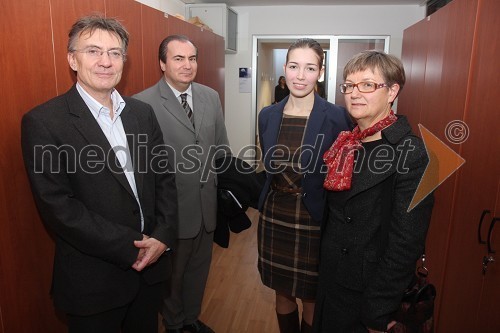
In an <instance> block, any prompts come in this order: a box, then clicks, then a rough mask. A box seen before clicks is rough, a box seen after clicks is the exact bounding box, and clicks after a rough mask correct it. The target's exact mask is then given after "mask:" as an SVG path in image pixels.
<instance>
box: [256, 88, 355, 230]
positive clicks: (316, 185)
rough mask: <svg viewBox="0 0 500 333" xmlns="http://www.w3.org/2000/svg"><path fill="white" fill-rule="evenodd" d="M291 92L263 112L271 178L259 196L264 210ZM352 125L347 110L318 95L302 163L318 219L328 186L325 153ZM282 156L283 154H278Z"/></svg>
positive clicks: (309, 204)
mask: <svg viewBox="0 0 500 333" xmlns="http://www.w3.org/2000/svg"><path fill="white" fill-rule="evenodd" d="M288 98H289V97H288V96H287V97H285V99H283V100H282V101H281V102H279V103H277V104H273V105H271V106H268V107H265V108H264V109H262V111H260V113H259V140H260V146H261V149H262V158H263V162H264V167H265V169H266V176H267V180H266V183H265V185H264V188H263V189H262V193H261V195H260V199H259V210H262V207H263V206H264V201H265V199H266V196H267V193H268V192H269V188H270V186H271V182H272V178H273V172H272V170H273V166H272V163H273V151H275V148H276V143H277V141H278V135H279V131H280V127H281V120H282V118H283V109H284V108H285V104H286V102H287V101H288ZM351 127H352V123H351V120H350V118H349V114H348V113H347V111H346V110H345V109H344V108H342V107H339V106H336V105H334V104H331V103H329V102H327V101H326V100H325V99H323V98H321V97H319V95H318V94H315V96H314V105H313V109H312V111H311V114H310V116H309V120H308V122H307V128H306V132H305V136H304V142H303V149H302V154H301V165H302V167H303V168H304V170H303V172H304V174H303V179H302V187H303V189H302V200H303V201H304V204H305V206H306V208H307V210H308V212H309V214H310V215H311V217H312V218H313V219H314V220H316V221H317V222H321V220H322V218H323V211H324V207H325V199H326V195H325V190H324V189H323V181H324V179H325V175H326V168H324V162H323V154H324V153H325V151H326V150H327V149H328V148H330V146H331V145H332V143H333V142H334V141H335V139H336V138H337V136H338V135H339V133H340V132H341V131H349V130H350V129H351ZM275 158H278V159H279V157H275Z"/></svg>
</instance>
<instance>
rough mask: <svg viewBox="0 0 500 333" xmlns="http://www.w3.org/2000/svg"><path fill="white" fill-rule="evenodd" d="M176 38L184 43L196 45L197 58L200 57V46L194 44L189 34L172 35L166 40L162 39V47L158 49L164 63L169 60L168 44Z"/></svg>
mask: <svg viewBox="0 0 500 333" xmlns="http://www.w3.org/2000/svg"><path fill="white" fill-rule="evenodd" d="M174 40H176V41H178V42H182V43H191V44H192V45H193V46H194V49H195V50H196V58H198V48H197V47H196V45H194V43H193V42H192V41H191V40H190V39H189V38H188V37H187V36H184V35H170V36H168V37H167V38H165V39H164V40H162V42H161V43H160V48H159V50H158V58H159V59H160V60H161V61H162V62H164V63H166V62H167V51H168V44H169V43H170V42H172V41H174Z"/></svg>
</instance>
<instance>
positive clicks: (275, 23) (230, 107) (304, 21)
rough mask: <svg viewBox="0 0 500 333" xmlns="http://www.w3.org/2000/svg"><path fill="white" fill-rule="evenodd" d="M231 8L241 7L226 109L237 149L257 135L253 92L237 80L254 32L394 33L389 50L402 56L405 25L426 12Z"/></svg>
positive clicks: (229, 58) (248, 61) (247, 62)
mask: <svg viewBox="0 0 500 333" xmlns="http://www.w3.org/2000/svg"><path fill="white" fill-rule="evenodd" d="M232 8H233V9H234V10H235V11H236V12H237V13H238V53H236V54H227V55H226V70H225V75H226V82H225V86H226V92H225V93H226V97H225V111H226V127H227V131H228V136H229V142H230V143H231V147H232V149H233V153H235V154H237V153H238V152H239V151H240V150H241V149H242V148H243V147H245V146H247V145H251V144H253V143H254V140H255V138H254V137H253V134H254V127H255V119H253V111H252V110H251V108H252V100H251V98H252V94H250V93H240V92H239V85H238V68H239V67H251V66H252V38H253V35H280V34H283V35H326V34H328V35H330V34H331V35H390V36H391V39H390V53H392V54H394V55H396V56H398V57H401V47H402V38H403V30H404V29H406V28H407V27H409V26H410V25H412V24H414V23H416V22H417V21H420V20H421V19H423V18H424V17H425V7H424V6H418V5H405V6H286V7H285V6H282V7H278V6H260V7H259V6H256V7H232ZM253 72H254V73H255V71H253Z"/></svg>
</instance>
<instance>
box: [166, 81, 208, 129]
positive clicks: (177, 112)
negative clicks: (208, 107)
mask: <svg viewBox="0 0 500 333" xmlns="http://www.w3.org/2000/svg"><path fill="white" fill-rule="evenodd" d="M158 85H159V88H160V95H161V97H162V98H163V103H162V105H163V107H164V108H165V111H166V112H168V113H170V114H171V115H172V116H174V117H175V118H176V119H177V120H178V121H179V122H180V123H181V124H182V125H183V126H185V127H186V128H187V129H189V130H190V131H192V132H194V128H193V125H192V124H191V121H190V120H189V118H188V116H187V114H186V112H185V111H184V109H183V108H182V106H181V103H179V100H178V99H177V98H176V97H175V95H174V92H173V91H172V89H170V87H169V86H168V84H167V83H166V82H165V80H163V79H161V80H160V82H158ZM193 104H195V100H194V98H193ZM200 104H201V103H200ZM197 111H198V109H197ZM194 119H195V121H196V116H195V117H194ZM196 125H197V124H196V123H195V127H199V126H196Z"/></svg>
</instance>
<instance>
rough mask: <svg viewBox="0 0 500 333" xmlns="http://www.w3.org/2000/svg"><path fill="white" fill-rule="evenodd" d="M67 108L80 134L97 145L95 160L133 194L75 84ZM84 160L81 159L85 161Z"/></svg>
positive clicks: (68, 96)
mask: <svg viewBox="0 0 500 333" xmlns="http://www.w3.org/2000/svg"><path fill="white" fill-rule="evenodd" d="M67 99H68V108H69V113H70V114H71V115H72V116H73V117H72V122H73V125H74V126H75V127H76V129H77V130H78V131H79V132H80V133H81V135H82V136H83V137H84V138H85V139H86V140H87V142H88V143H89V145H92V146H95V147H98V149H95V153H96V160H99V161H105V162H104V164H105V167H106V168H107V169H109V170H110V172H111V174H112V175H113V177H115V178H116V180H118V182H119V183H120V184H121V185H122V186H123V187H124V188H125V189H126V190H127V192H129V193H130V195H132V196H134V197H135V195H134V192H133V191H132V188H131V187H130V184H129V183H128V180H127V177H125V174H124V173H123V169H122V168H121V166H120V163H119V162H118V160H117V158H116V154H115V152H114V150H113V149H112V148H111V145H110V144H109V142H108V139H106V136H105V135H104V133H103V132H102V129H101V127H100V126H99V124H98V123H97V121H96V120H95V118H94V117H93V116H92V114H91V112H90V110H89V108H88V106H87V104H85V102H84V101H83V99H82V97H81V96H80V94H79V93H78V91H77V90H76V86H73V88H72V89H71V90H70V91H69V92H68V95H67ZM85 162H86V161H82V163H85Z"/></svg>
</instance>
